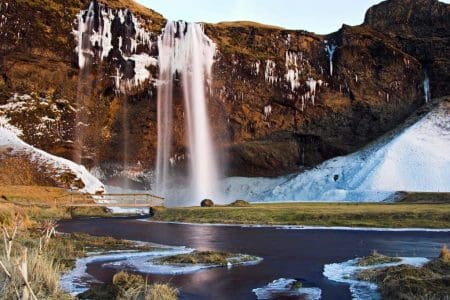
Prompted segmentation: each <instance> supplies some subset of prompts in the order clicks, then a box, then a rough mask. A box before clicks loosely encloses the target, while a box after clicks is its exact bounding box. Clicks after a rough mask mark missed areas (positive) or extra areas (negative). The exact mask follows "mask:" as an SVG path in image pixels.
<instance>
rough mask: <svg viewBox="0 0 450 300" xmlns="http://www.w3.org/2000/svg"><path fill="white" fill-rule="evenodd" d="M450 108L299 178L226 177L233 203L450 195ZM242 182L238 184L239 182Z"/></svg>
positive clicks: (436, 110) (444, 104) (444, 107)
mask: <svg viewBox="0 0 450 300" xmlns="http://www.w3.org/2000/svg"><path fill="white" fill-rule="evenodd" d="M449 170H450V105H449V103H448V102H442V103H440V104H439V105H438V106H437V107H436V108H434V109H433V110H432V111H431V112H429V113H428V114H426V115H425V116H424V117H423V118H421V119H420V120H419V121H417V122H416V123H415V124H413V125H412V126H410V127H408V128H406V129H404V130H402V131H400V132H399V133H398V134H396V135H394V136H391V137H383V138H381V139H379V140H378V141H377V142H375V143H372V144H371V145H369V146H368V147H366V148H365V149H363V150H361V151H358V152H356V153H353V154H350V155H347V156H342V157H337V158H334V159H331V160H328V161H326V162H324V163H322V164H321V165H319V166H317V167H315V168H314V169H311V170H308V171H305V172H303V173H300V174H298V175H296V176H290V177H283V178H277V179H264V178H227V179H225V181H224V189H225V190H226V191H227V195H228V198H229V199H230V200H232V199H233V198H234V199H238V198H244V199H248V200H251V201H266V202H267V201H382V200H384V199H386V198H388V197H389V196H390V195H392V194H393V193H394V192H396V191H411V192H450V171H449ZM237 183H238V184H237Z"/></svg>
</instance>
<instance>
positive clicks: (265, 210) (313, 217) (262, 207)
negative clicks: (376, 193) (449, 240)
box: [154, 203, 450, 228]
mask: <svg viewBox="0 0 450 300" xmlns="http://www.w3.org/2000/svg"><path fill="white" fill-rule="evenodd" d="M154 220H157V221H170V222H188V223H224V224H264V225H316V226H350V227H393V228H405V227H423V228H450V204H409V203H408V204H406V203H276V204H252V205H251V206H248V207H225V206H215V207H208V208H201V207H190V208H166V209H160V210H158V211H157V212H156V215H155V217H154Z"/></svg>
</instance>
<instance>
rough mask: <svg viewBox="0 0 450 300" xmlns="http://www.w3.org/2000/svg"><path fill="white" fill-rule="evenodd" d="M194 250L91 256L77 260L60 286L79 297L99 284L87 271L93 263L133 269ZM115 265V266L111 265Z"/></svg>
mask: <svg viewBox="0 0 450 300" xmlns="http://www.w3.org/2000/svg"><path fill="white" fill-rule="evenodd" d="M192 251H193V250H191V249H187V248H184V247H179V248H168V249H167V250H161V251H149V252H136V251H121V252H120V251H114V252H109V253H107V254H103V255H92V253H91V255H92V256H89V257H85V258H81V259H77V261H76V264H75V268H74V269H72V270H71V271H70V272H68V273H65V274H64V275H63V276H62V277H61V280H60V284H61V287H62V289H63V290H64V291H65V292H67V293H70V294H72V295H74V296H75V295H78V294H80V293H83V292H85V291H87V290H88V289H89V286H90V285H91V284H92V283H97V282H98V280H96V279H95V278H94V277H93V276H91V275H89V274H88V273H87V272H86V271H87V266H88V265H89V264H92V263H98V262H105V264H104V265H105V266H110V267H118V266H119V265H118V264H119V263H122V264H123V266H127V267H128V268H131V267H139V264H138V265H134V264H133V263H136V262H139V263H141V262H142V261H146V260H148V259H150V258H154V257H159V258H160V257H164V256H171V255H178V254H185V253H190V252H192ZM111 261H115V262H113V263H108V262H111ZM111 264H115V265H111Z"/></svg>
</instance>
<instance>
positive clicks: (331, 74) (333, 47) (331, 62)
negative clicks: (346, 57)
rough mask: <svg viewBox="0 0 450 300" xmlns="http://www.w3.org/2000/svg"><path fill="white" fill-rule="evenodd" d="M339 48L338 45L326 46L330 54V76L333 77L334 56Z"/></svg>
mask: <svg viewBox="0 0 450 300" xmlns="http://www.w3.org/2000/svg"><path fill="white" fill-rule="evenodd" d="M336 48H337V46H336V45H330V44H326V45H325V51H326V52H327V54H328V59H329V61H330V76H333V56H334V52H335V51H336Z"/></svg>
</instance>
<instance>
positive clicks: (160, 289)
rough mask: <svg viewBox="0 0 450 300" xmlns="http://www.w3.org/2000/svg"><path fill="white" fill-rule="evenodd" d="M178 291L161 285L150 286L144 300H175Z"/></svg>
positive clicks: (166, 285)
mask: <svg viewBox="0 0 450 300" xmlns="http://www.w3.org/2000/svg"><path fill="white" fill-rule="evenodd" d="M178 294H179V291H178V289H176V288H174V287H173V286H170V285H168V284H163V283H154V284H151V285H150V286H149V287H148V289H147V292H146V294H145V300H176V299H178Z"/></svg>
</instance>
